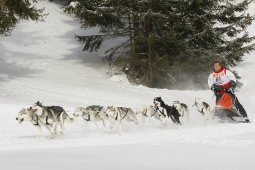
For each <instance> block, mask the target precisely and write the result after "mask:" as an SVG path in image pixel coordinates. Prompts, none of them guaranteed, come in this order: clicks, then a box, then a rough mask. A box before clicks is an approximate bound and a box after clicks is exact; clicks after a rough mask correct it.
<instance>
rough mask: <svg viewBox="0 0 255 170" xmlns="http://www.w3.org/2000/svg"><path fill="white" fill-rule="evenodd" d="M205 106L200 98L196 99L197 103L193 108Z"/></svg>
mask: <svg viewBox="0 0 255 170" xmlns="http://www.w3.org/2000/svg"><path fill="white" fill-rule="evenodd" d="M202 104H203V101H202V100H201V99H199V98H195V103H194V105H193V106H198V105H202Z"/></svg>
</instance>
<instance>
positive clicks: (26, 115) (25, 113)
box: [16, 107, 37, 123]
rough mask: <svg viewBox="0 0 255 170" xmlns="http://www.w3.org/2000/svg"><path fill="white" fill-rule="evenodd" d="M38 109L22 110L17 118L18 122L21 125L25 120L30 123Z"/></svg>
mask: <svg viewBox="0 0 255 170" xmlns="http://www.w3.org/2000/svg"><path fill="white" fill-rule="evenodd" d="M36 111H37V110H36V109H33V108H32V107H30V108H27V109H22V110H21V111H20V112H19V113H18V116H17V117H16V120H17V121H19V123H22V122H23V121H24V120H26V121H29V120H31V119H32V116H33V114H34V113H35V112H36Z"/></svg>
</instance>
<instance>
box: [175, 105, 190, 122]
mask: <svg viewBox="0 0 255 170" xmlns="http://www.w3.org/2000/svg"><path fill="white" fill-rule="evenodd" d="M173 106H174V107H175V108H176V109H177V110H178V112H179V113H180V115H181V118H182V123H183V121H184V120H187V121H189V108H188V106H187V105H186V104H184V103H181V102H180V101H174V102H173Z"/></svg>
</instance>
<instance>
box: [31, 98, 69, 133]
mask: <svg viewBox="0 0 255 170" xmlns="http://www.w3.org/2000/svg"><path fill="white" fill-rule="evenodd" d="M32 109H34V110H36V114H37V115H38V116H39V117H40V118H41V120H42V121H43V122H44V123H45V124H46V125H48V126H51V127H52V126H53V129H54V132H55V133H56V132H57V127H58V125H60V130H61V132H62V131H63V129H64V124H65V122H73V118H70V116H69V115H68V114H67V113H66V111H65V110H64V109H63V107H60V106H44V105H43V104H42V103H41V102H39V101H38V102H36V103H35V104H34V105H33V107H32Z"/></svg>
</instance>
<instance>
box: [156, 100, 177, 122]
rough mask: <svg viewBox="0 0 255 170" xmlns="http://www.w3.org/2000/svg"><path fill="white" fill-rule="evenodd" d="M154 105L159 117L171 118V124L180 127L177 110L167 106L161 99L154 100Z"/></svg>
mask: <svg viewBox="0 0 255 170" xmlns="http://www.w3.org/2000/svg"><path fill="white" fill-rule="evenodd" d="M153 102H154V105H155V107H156V108H157V109H158V110H159V112H160V113H161V115H162V116H163V117H165V118H171V120H172V121H173V123H176V124H179V125H181V122H180V119H179V118H180V116H181V115H180V113H179V112H178V110H177V109H176V108H175V107H173V106H168V105H166V104H165V102H164V101H163V100H162V99H161V97H156V98H154V101H153Z"/></svg>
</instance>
